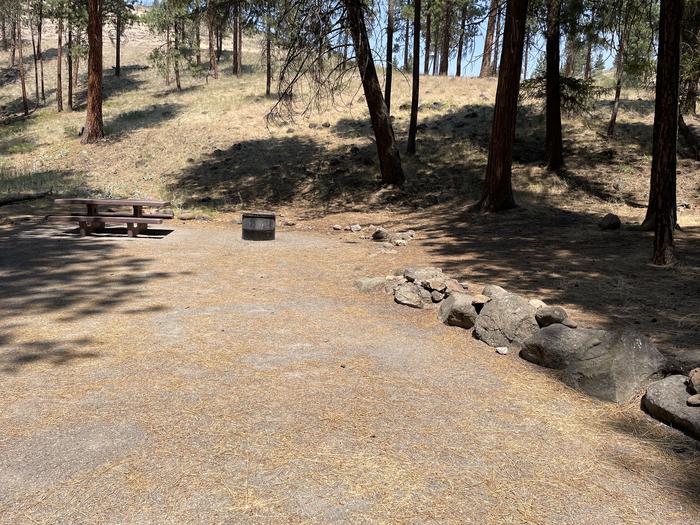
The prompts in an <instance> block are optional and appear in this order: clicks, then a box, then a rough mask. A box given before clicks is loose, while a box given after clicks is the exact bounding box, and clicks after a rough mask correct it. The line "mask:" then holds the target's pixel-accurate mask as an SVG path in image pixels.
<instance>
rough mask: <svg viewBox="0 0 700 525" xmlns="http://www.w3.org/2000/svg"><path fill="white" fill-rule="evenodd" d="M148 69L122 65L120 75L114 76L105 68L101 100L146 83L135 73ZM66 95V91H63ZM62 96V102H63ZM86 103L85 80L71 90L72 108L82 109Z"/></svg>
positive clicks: (136, 88) (133, 89)
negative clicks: (75, 88)
mask: <svg viewBox="0 0 700 525" xmlns="http://www.w3.org/2000/svg"><path fill="white" fill-rule="evenodd" d="M146 69H148V66H139V65H133V66H124V67H122V68H121V75H120V76H118V77H117V76H115V75H114V71H109V70H105V71H104V74H103V76H102V101H103V102H104V101H107V100H109V99H110V98H113V97H116V96H119V95H123V94H124V93H129V92H132V91H137V90H138V89H140V88H141V87H143V85H144V84H145V83H146V81H145V80H143V79H141V78H138V77H136V75H135V73H138V72H140V71H144V70H146ZM63 96H64V97H65V96H66V91H65V90H64V91H63ZM65 100H66V99H65V98H64V103H65ZM86 104H87V82H81V84H80V86H79V89H77V90H75V91H74V92H73V108H74V109H75V110H76V111H80V110H84V109H85V107H86Z"/></svg>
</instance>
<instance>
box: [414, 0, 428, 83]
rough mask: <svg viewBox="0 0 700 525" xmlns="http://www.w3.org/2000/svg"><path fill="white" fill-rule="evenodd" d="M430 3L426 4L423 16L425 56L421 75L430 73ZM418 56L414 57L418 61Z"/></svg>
mask: <svg viewBox="0 0 700 525" xmlns="http://www.w3.org/2000/svg"><path fill="white" fill-rule="evenodd" d="M430 22H431V20H430V2H428V14H427V15H426V16H425V56H424V57H423V74H424V75H427V74H429V73H430ZM419 57H420V55H418V56H417V57H414V60H418V58H419Z"/></svg>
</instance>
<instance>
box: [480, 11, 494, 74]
mask: <svg viewBox="0 0 700 525" xmlns="http://www.w3.org/2000/svg"><path fill="white" fill-rule="evenodd" d="M497 11H498V0H491V5H490V6H489V20H488V23H487V25H486V36H484V52H483V53H482V55H481V71H480V72H479V77H480V78H486V77H488V76H491V57H492V56H493V40H494V38H493V33H494V29H495V27H496V17H497V16H498V13H497Z"/></svg>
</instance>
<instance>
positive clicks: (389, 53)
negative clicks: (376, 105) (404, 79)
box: [384, 0, 394, 114]
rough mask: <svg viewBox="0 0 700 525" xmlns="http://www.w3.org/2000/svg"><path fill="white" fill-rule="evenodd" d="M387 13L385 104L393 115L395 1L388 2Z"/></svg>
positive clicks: (389, 0) (388, 0)
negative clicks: (392, 84) (392, 83)
mask: <svg viewBox="0 0 700 525" xmlns="http://www.w3.org/2000/svg"><path fill="white" fill-rule="evenodd" d="M386 9H387V13H386V20H387V23H386V66H385V67H386V79H385V81H384V102H385V103H386V109H387V111H388V112H389V114H391V81H392V77H393V74H394V73H393V69H394V0H387V7H386Z"/></svg>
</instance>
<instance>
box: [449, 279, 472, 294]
mask: <svg viewBox="0 0 700 525" xmlns="http://www.w3.org/2000/svg"><path fill="white" fill-rule="evenodd" d="M445 286H446V289H445V293H446V294H447V295H450V294H453V293H464V292H466V291H467V290H466V289H465V288H464V286H462V284H461V283H460V282H459V281H457V279H447V280H445Z"/></svg>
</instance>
